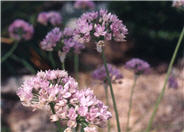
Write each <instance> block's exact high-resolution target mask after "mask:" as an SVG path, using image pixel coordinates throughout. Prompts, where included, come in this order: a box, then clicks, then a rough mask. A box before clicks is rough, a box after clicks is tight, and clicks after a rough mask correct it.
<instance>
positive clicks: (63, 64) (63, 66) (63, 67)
mask: <svg viewBox="0 0 184 132" xmlns="http://www.w3.org/2000/svg"><path fill="white" fill-rule="evenodd" d="M62 69H63V70H65V61H64V62H63V63H62Z"/></svg>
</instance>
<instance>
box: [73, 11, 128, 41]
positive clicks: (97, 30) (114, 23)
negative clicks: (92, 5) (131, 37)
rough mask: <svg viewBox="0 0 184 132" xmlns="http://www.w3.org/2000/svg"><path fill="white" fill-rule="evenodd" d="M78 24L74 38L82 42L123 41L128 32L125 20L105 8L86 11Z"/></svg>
mask: <svg viewBox="0 0 184 132" xmlns="http://www.w3.org/2000/svg"><path fill="white" fill-rule="evenodd" d="M76 24H77V27H76V29H75V34H74V39H75V40H76V41H78V42H80V43H88V42H90V41H94V42H95V43H98V42H99V41H104V40H105V41H110V40H114V41H117V42H122V41H125V37H126V36H125V35H126V34H128V30H127V28H126V26H125V25H124V24H123V22H122V21H121V20H119V19H118V17H117V16H116V15H114V14H111V13H108V12H107V10H104V9H101V10H99V11H92V12H87V13H84V14H83V15H82V16H81V17H80V18H79V19H78V20H77V22H76Z"/></svg>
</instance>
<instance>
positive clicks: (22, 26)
mask: <svg viewBox="0 0 184 132" xmlns="http://www.w3.org/2000/svg"><path fill="white" fill-rule="evenodd" d="M8 32H9V35H10V37H12V38H14V39H15V40H21V39H24V40H30V39H31V38H32V36H33V33H34V29H33V26H32V25H31V24H29V23H27V22H26V21H24V20H22V19H16V20H15V21H14V22H13V23H12V24H11V25H10V26H9V28H8Z"/></svg>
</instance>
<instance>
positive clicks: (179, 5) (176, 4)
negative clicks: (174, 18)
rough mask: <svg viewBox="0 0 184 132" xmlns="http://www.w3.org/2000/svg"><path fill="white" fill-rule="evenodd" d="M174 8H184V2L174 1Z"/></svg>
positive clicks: (181, 0)
mask: <svg viewBox="0 0 184 132" xmlns="http://www.w3.org/2000/svg"><path fill="white" fill-rule="evenodd" d="M172 6H173V7H176V8H180V7H184V0H173V4H172Z"/></svg>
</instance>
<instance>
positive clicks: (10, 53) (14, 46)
mask: <svg viewBox="0 0 184 132" xmlns="http://www.w3.org/2000/svg"><path fill="white" fill-rule="evenodd" d="M18 43H19V41H15V43H14V44H13V46H12V48H11V49H10V50H9V51H8V52H7V53H6V54H5V55H4V56H3V57H2V58H1V63H3V62H4V61H5V60H6V59H8V57H10V56H11V55H12V53H13V52H14V51H15V49H16V48H17V46H18Z"/></svg>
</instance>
